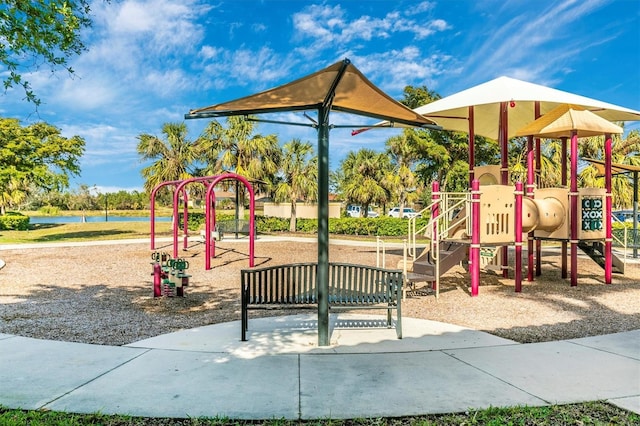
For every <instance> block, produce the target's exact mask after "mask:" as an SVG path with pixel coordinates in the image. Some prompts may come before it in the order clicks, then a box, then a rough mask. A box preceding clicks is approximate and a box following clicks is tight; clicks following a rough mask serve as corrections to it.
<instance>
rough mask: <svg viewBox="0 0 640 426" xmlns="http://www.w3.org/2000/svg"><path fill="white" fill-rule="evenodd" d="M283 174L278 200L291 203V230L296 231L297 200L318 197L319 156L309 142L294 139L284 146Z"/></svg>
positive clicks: (309, 199) (308, 199)
mask: <svg viewBox="0 0 640 426" xmlns="http://www.w3.org/2000/svg"><path fill="white" fill-rule="evenodd" d="M282 154H283V155H282V165H281V168H282V171H281V173H282V176H281V178H282V179H281V180H280V182H278V184H277V185H276V190H275V200H276V202H285V201H288V202H290V203H291V219H290V221H289V231H290V232H296V218H297V214H296V202H297V201H298V200H305V202H309V201H315V200H316V199H317V198H318V157H317V156H313V147H312V146H311V144H310V143H309V142H305V143H302V142H301V141H300V139H293V140H291V142H288V143H286V144H285V145H284V146H283V147H282Z"/></svg>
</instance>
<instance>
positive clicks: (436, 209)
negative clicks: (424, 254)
mask: <svg viewBox="0 0 640 426" xmlns="http://www.w3.org/2000/svg"><path fill="white" fill-rule="evenodd" d="M439 200H440V182H438V181H435V182H432V183H431V203H432V204H431V219H432V221H433V228H432V229H431V232H432V234H431V253H434V252H435V250H436V248H437V247H438V244H440V236H439V235H438V216H440V203H439V202H438V201H439ZM436 262H439V259H436ZM436 271H438V272H439V269H438V268H436ZM438 280H439V277H436V281H433V282H432V283H431V288H433V290H435V291H436V296H439V294H440V288H439V287H438V284H437V283H438Z"/></svg>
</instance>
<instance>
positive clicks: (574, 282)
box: [569, 130, 578, 287]
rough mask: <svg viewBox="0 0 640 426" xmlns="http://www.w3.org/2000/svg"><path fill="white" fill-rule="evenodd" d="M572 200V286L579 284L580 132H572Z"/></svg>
mask: <svg viewBox="0 0 640 426" xmlns="http://www.w3.org/2000/svg"><path fill="white" fill-rule="evenodd" d="M569 201H570V202H571V207H570V211H571V214H570V217H569V223H570V224H571V239H570V240H569V243H570V244H571V287H575V286H577V285H578V134H577V132H576V131H575V130H574V131H573V133H572V134H571V188H570V190H569Z"/></svg>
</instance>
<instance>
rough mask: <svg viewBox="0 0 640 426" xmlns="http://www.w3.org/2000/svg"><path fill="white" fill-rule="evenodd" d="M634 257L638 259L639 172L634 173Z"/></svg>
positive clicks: (639, 241)
mask: <svg viewBox="0 0 640 426" xmlns="http://www.w3.org/2000/svg"><path fill="white" fill-rule="evenodd" d="M632 241H633V257H634V259H635V258H637V257H638V244H640V237H639V236H638V172H633V240H632Z"/></svg>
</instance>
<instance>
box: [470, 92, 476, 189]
mask: <svg viewBox="0 0 640 426" xmlns="http://www.w3.org/2000/svg"><path fill="white" fill-rule="evenodd" d="M475 167H476V144H475V117H474V108H473V105H471V106H470V107H469V188H471V183H472V182H473V180H474V179H475V177H476V176H475V171H474V168H475Z"/></svg>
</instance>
